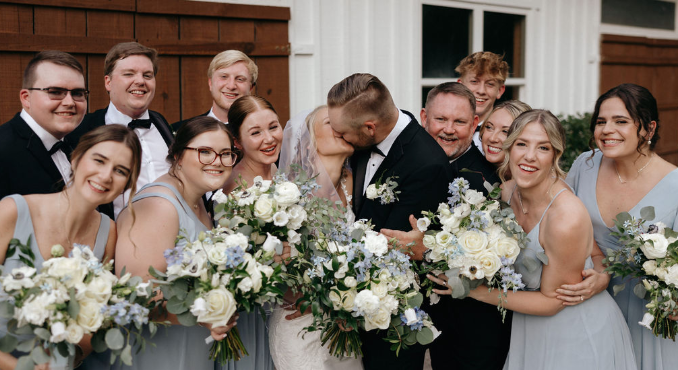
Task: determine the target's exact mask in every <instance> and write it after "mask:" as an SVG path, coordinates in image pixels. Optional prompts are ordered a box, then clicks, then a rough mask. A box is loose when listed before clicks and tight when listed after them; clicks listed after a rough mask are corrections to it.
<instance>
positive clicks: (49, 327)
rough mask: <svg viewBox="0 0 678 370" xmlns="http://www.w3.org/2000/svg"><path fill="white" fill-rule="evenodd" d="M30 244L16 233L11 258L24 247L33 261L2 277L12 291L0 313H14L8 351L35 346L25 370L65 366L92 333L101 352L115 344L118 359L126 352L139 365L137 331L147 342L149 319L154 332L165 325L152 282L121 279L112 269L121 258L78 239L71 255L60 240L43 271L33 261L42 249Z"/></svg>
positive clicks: (3, 345)
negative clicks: (156, 313)
mask: <svg viewBox="0 0 678 370" xmlns="http://www.w3.org/2000/svg"><path fill="white" fill-rule="evenodd" d="M26 244H27V245H29V244H30V241H28V242H27V243H26ZM27 245H22V244H21V243H20V242H19V241H18V240H16V239H13V240H12V242H11V243H10V247H9V249H8V252H7V257H11V256H13V255H14V254H15V253H19V258H20V260H21V261H22V262H23V263H24V264H26V265H27V266H24V267H20V268H16V269H14V270H12V271H11V272H10V273H9V274H7V275H5V276H2V278H0V279H1V282H2V290H3V292H4V293H5V294H4V298H3V300H2V302H1V303H0V315H2V316H3V317H4V318H6V319H9V322H8V324H7V328H8V332H9V333H8V334H7V335H6V336H5V337H4V338H2V339H0V350H1V351H3V352H5V353H10V352H12V351H13V350H15V349H16V350H18V351H20V352H26V353H28V355H26V356H23V357H20V358H19V359H18V360H19V362H18V364H17V368H18V369H33V367H34V366H35V365H37V364H42V363H46V362H50V363H51V364H52V365H51V366H53V367H54V365H55V364H61V363H64V365H65V362H66V359H69V358H73V357H74V356H75V350H76V345H77V344H78V343H79V342H80V340H81V339H83V337H84V336H86V335H91V336H92V339H91V344H92V347H93V349H94V350H95V351H96V352H103V351H106V350H107V349H110V350H111V356H112V358H111V363H114V362H115V361H116V359H117V358H118V357H119V358H120V360H121V361H122V362H123V363H125V364H127V365H131V364H132V344H131V337H132V336H134V338H135V339H136V345H137V346H140V347H141V348H144V347H145V345H146V343H143V338H142V337H141V335H140V334H141V331H142V329H143V326H144V325H148V327H149V330H150V332H151V333H155V332H156V330H157V325H156V324H155V323H153V322H149V321H148V314H149V312H150V311H149V310H150V309H152V308H154V307H155V302H153V301H152V298H153V295H154V293H153V292H152V289H151V287H150V286H149V284H148V283H143V282H142V280H141V278H139V277H131V275H130V274H124V272H123V274H124V276H123V277H122V278H117V277H116V276H115V275H114V274H113V273H111V269H112V267H113V261H109V262H108V263H106V264H102V263H101V262H100V261H99V260H98V259H97V258H96V257H95V256H94V254H93V253H92V250H91V249H90V248H89V247H87V246H81V245H75V246H74V248H73V250H72V251H71V253H70V255H69V256H68V257H61V255H63V253H64V248H63V247H61V246H59V245H57V246H54V247H52V249H51V251H52V255H53V256H55V257H53V258H51V259H49V260H47V261H45V263H44V264H43V266H42V271H40V272H37V271H36V269H35V268H33V262H32V261H33V259H34V257H35V256H34V255H33V253H32V252H31V250H30V247H27ZM17 250H18V251H17ZM57 256H58V257H57ZM30 334H34V335H35V336H32V335H30ZM27 335H28V336H27ZM50 354H51V355H50ZM60 356H61V357H60Z"/></svg>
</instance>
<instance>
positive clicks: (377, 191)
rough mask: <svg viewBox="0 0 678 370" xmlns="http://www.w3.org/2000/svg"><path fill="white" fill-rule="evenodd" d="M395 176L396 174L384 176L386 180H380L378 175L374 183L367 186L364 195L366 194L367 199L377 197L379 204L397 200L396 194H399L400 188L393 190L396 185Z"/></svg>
mask: <svg viewBox="0 0 678 370" xmlns="http://www.w3.org/2000/svg"><path fill="white" fill-rule="evenodd" d="M397 178H398V176H392V177H388V178H386V181H384V182H382V181H381V177H379V180H377V182H376V183H375V184H370V186H368V187H367V190H365V196H367V199H372V200H374V199H377V198H379V202H381V204H389V203H393V202H395V201H397V200H398V194H400V190H395V189H396V187H397V186H398V183H397V182H395V179H397Z"/></svg>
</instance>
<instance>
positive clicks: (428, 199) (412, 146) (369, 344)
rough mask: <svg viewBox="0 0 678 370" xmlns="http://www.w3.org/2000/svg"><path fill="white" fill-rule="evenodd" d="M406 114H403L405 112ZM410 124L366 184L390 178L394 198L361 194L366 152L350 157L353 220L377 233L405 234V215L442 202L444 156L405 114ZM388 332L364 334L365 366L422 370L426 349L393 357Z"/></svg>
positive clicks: (407, 227) (369, 369)
mask: <svg viewBox="0 0 678 370" xmlns="http://www.w3.org/2000/svg"><path fill="white" fill-rule="evenodd" d="M403 112H404V111H403ZM404 113H405V114H407V115H408V116H409V117H410V119H411V120H410V123H409V124H408V125H407V127H405V129H404V130H403V131H402V132H401V133H400V135H398V137H397V138H396V140H395V141H394V142H393V145H392V146H391V149H390V150H389V152H388V155H387V156H386V158H384V161H383V162H382V163H381V165H380V166H379V168H378V169H377V171H376V172H375V174H374V176H373V177H372V179H371V181H370V184H374V183H376V182H377V180H379V179H380V178H381V180H382V181H385V180H386V179H387V178H389V177H390V178H391V179H392V180H394V181H395V182H397V183H398V186H397V187H396V190H399V191H400V194H398V198H399V199H398V200H397V201H394V202H392V203H390V204H381V203H380V201H379V199H373V200H370V199H367V198H366V197H365V196H364V195H363V181H364V179H365V171H366V165H367V161H368V160H369V157H370V154H371V153H370V151H369V150H367V151H363V152H358V153H356V155H354V156H353V160H352V168H354V171H355V172H354V178H355V181H354V182H353V194H354V199H355V200H354V202H353V207H354V212H355V214H356V218H357V219H362V218H365V219H370V220H372V224H373V225H374V229H375V230H377V231H378V230H380V229H382V228H388V229H394V230H403V231H408V230H410V229H411V226H410V222H409V216H410V215H411V214H412V215H415V217H420V216H421V211H422V210H430V211H435V210H436V209H437V208H438V204H439V203H441V202H445V201H446V198H447V188H448V184H449V182H450V177H449V169H450V168H449V164H448V160H447V156H446V155H445V152H444V151H443V150H442V148H440V145H438V143H436V141H435V140H434V139H433V138H432V137H431V135H429V134H428V133H427V132H426V131H425V130H424V129H423V128H422V127H421V126H420V125H419V123H418V122H417V120H416V119H415V118H414V116H412V114H410V113H409V112H404ZM396 176H397V178H395V177H396ZM385 334H386V332H385V331H380V332H379V333H376V331H370V332H362V333H361V338H362V340H363V347H362V349H363V355H364V356H363V364H364V366H365V369H366V370H372V369H389V370H395V369H407V370H413V369H421V368H422V367H423V360H424V351H425V348H424V347H422V346H420V345H414V346H411V347H410V348H409V349H408V350H403V351H400V356H398V357H396V355H395V352H394V351H391V349H390V346H391V343H389V342H386V341H384V340H383V338H384V337H385Z"/></svg>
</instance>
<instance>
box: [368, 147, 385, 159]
mask: <svg viewBox="0 0 678 370" xmlns="http://www.w3.org/2000/svg"><path fill="white" fill-rule="evenodd" d="M371 150H372V153H377V154H379V155H380V156H382V157H386V154H384V152H382V151H381V149H379V148H377V146H376V145H375V146H373V147H372V149H371Z"/></svg>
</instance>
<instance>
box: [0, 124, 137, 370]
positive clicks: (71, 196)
mask: <svg viewBox="0 0 678 370" xmlns="http://www.w3.org/2000/svg"><path fill="white" fill-rule="evenodd" d="M140 167H141V144H140V143H139V139H138V138H137V136H136V135H135V134H134V132H133V131H131V130H129V129H128V128H127V127H124V126H118V125H113V126H103V127H99V128H97V129H95V130H93V131H90V132H89V133H87V134H85V135H84V136H83V137H82V138H81V140H80V143H79V144H78V146H77V147H76V148H75V150H74V151H73V153H72V154H71V176H70V179H69V181H68V184H67V186H66V188H65V189H64V190H63V191H61V192H59V193H54V194H32V195H26V196H21V195H18V194H14V195H9V196H7V197H5V198H4V199H2V201H0V263H2V265H3V268H4V273H5V274H9V273H11V272H12V270H13V269H15V268H20V267H25V264H24V263H23V262H22V260H21V258H23V254H22V253H20V252H19V251H16V252H15V253H13V254H11V255H10V254H8V251H9V244H10V240H11V239H18V240H19V241H20V242H21V243H22V244H25V245H27V246H29V247H30V248H31V251H32V252H33V254H34V255H35V258H34V260H33V264H34V267H35V269H36V270H37V271H40V269H41V268H42V265H43V263H44V262H45V261H47V260H49V259H50V258H51V257H52V253H51V250H52V246H53V245H56V244H60V245H61V246H62V247H63V249H64V253H63V255H65V256H68V255H69V253H70V252H71V250H73V246H74V245H75V244H80V245H84V246H87V247H89V248H91V249H92V253H93V254H94V256H95V257H96V258H98V259H99V260H101V261H106V260H110V259H111V258H113V254H114V248H115V245H116V233H115V224H114V223H113V221H112V220H111V219H109V218H108V216H106V215H104V214H102V213H99V212H97V210H96V208H97V206H99V205H101V204H107V203H110V202H111V201H113V199H115V197H117V196H118V194H120V193H122V192H123V191H125V190H127V189H129V188H131V189H132V191H134V188H135V186H136V185H135V184H136V182H137V177H138V176H139V170H140ZM6 324H7V320H6V319H3V320H2V321H1V322H0V336H1V337H4V336H5V333H4V332H5V331H6ZM28 339H30V337H26V336H24V337H21V338H19V340H20V341H23V340H28ZM80 343H81V345H82V346H83V347H82V348H79V349H82V350H84V351H79V353H77V352H78V351H76V354H77V355H79V356H76V358H75V362H76V363H78V362H80V361H81V360H82V356H83V355H86V354H88V353H90V352H91V347H90V346H89V339H88V338H84V339H83V340H82V341H81V342H80ZM25 355H29V354H27V353H21V352H20V351H18V350H17V351H14V352H13V353H11V354H10V353H4V352H0V369H14V368H15V367H16V366H17V357H20V356H25ZM103 357H106V356H103V355H102V356H90V357H88V358H87V360H86V363H85V367H87V368H101V367H99V366H97V365H95V363H97V362H98V360H99V361H105V362H106V363H108V361H109V359H108V358H103ZM36 368H40V369H45V368H48V364H42V365H38V366H36Z"/></svg>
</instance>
